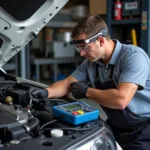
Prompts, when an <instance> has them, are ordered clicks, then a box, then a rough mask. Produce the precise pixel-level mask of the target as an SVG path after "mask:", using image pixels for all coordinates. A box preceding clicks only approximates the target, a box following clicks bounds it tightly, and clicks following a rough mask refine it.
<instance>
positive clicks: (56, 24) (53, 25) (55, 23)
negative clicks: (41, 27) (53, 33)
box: [45, 21, 76, 28]
mask: <svg viewBox="0 0 150 150" xmlns="http://www.w3.org/2000/svg"><path fill="white" fill-rule="evenodd" d="M75 25H76V22H73V21H70V22H69V21H50V22H49V23H48V24H47V25H46V26H45V27H51V28H73V27H74V26H75Z"/></svg>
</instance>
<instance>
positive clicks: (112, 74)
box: [31, 15, 150, 150]
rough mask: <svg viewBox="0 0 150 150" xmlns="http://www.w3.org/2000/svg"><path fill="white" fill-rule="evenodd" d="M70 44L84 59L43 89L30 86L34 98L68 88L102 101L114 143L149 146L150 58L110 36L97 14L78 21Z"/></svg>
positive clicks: (127, 149)
mask: <svg viewBox="0 0 150 150" xmlns="http://www.w3.org/2000/svg"><path fill="white" fill-rule="evenodd" d="M72 38H73V41H71V42H70V43H71V44H74V45H75V48H76V49H77V51H78V52H79V53H80V56H83V57H85V59H84V61H83V62H82V63H81V65H79V66H78V68H77V69H76V70H75V71H74V72H73V73H72V74H71V75H69V76H68V77H67V78H65V79H63V80H61V81H58V82H55V83H53V84H52V85H50V86H49V87H48V88H46V89H40V90H38V89H34V90H32V91H31V94H32V95H33V96H34V97H38V98H43V99H44V98H47V97H48V98H56V97H62V96H64V95H66V94H67V93H69V92H70V91H71V92H72V95H73V96H74V97H75V98H77V99H80V98H88V99H91V100H93V101H95V102H97V103H99V104H100V105H101V107H102V108H103V110H104V111H105V112H106V114H107V116H108V120H107V123H108V124H109V125H110V127H111V129H112V131H113V133H114V136H115V138H116V141H117V142H118V143H119V144H120V145H121V147H122V148H123V149H124V150H131V149H132V150H149V148H150V123H149V122H150V119H149V118H150V59H149V57H148V55H147V54H146V53H145V51H144V50H143V49H141V48H140V47H137V46H134V45H132V44H128V45H127V44H123V43H120V42H119V41H118V40H117V39H111V38H110V36H109V32H108V27H107V25H106V23H105V22H104V20H103V19H102V18H101V17H100V16H99V15H91V16H88V17H85V18H83V19H82V20H80V21H79V22H78V23H77V25H76V26H75V28H74V29H73V31H72Z"/></svg>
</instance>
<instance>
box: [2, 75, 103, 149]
mask: <svg viewBox="0 0 150 150" xmlns="http://www.w3.org/2000/svg"><path fill="white" fill-rule="evenodd" d="M6 79H7V80H6ZM8 79H9V80H8ZM10 79H11V80H10ZM12 79H13V80H12ZM35 87H36V88H38V87H37V86H35V85H32V84H31V83H30V82H25V81H22V82H21V81H19V82H18V81H17V78H16V77H12V76H9V75H7V76H5V80H4V81H2V82H1V83H0V117H1V119H0V147H1V149H11V150H12V149H15V150H16V149H27V148H29V147H30V146H31V144H32V147H33V148H36V149H52V150H55V149H56V150H58V149H62V150H63V149H67V148H69V147H70V146H72V145H74V144H76V143H78V142H80V141H81V140H83V139H84V138H86V137H88V136H90V135H92V134H93V133H95V132H97V131H98V130H101V129H104V122H103V120H101V119H100V118H98V119H97V120H94V121H90V122H87V123H83V124H81V125H76V126H74V125H72V124H69V123H67V122H65V121H62V120H59V119H57V118H55V117H54V115H53V114H52V107H53V106H57V105H60V104H65V103H71V102H74V101H76V100H74V99H71V98H69V97H64V98H59V99H45V100H44V101H43V100H42V101H41V100H38V99H32V103H31V100H30V99H29V98H28V96H27V93H28V90H30V89H32V88H35ZM54 129H59V130H61V131H62V132H63V135H62V136H61V137H59V139H58V138H57V137H55V136H52V134H51V131H52V130H54ZM103 132H104V131H103ZM58 140H59V142H58ZM29 149H30V148H29Z"/></svg>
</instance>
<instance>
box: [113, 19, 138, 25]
mask: <svg viewBox="0 0 150 150" xmlns="http://www.w3.org/2000/svg"><path fill="white" fill-rule="evenodd" d="M138 23H141V19H140V18H138V19H126V20H112V21H111V24H112V25H125V24H126V25H127V24H138Z"/></svg>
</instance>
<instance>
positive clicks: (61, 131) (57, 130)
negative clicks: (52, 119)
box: [51, 129, 63, 137]
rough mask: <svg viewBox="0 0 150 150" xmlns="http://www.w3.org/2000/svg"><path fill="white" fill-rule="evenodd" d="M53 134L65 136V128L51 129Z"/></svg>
mask: <svg viewBox="0 0 150 150" xmlns="http://www.w3.org/2000/svg"><path fill="white" fill-rule="evenodd" d="M51 136H52V137H62V136H63V130H60V129H53V130H51Z"/></svg>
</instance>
